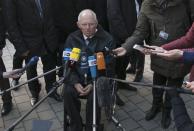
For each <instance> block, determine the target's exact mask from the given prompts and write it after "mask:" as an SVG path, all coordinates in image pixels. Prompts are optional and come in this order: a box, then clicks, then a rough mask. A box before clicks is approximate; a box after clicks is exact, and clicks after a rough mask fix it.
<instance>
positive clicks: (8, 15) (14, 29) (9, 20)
mask: <svg viewBox="0 0 194 131" xmlns="http://www.w3.org/2000/svg"><path fill="white" fill-rule="evenodd" d="M16 2H17V0H16V1H15V0H3V10H4V15H5V23H6V28H7V31H8V34H9V37H10V41H11V42H12V43H13V45H14V46H15V49H16V50H17V52H18V53H19V54H23V53H24V52H26V51H27V50H28V48H27V45H26V44H25V42H24V39H23V37H22V35H21V32H20V29H19V25H18V23H17V21H18V19H19V18H18V15H20V14H17V7H16Z"/></svg>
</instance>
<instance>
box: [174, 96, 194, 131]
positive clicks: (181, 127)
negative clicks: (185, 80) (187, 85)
mask: <svg viewBox="0 0 194 131" xmlns="http://www.w3.org/2000/svg"><path fill="white" fill-rule="evenodd" d="M171 103H172V107H173V114H174V121H175V125H176V128H177V130H178V131H194V124H193V123H192V121H191V119H190V117H189V115H188V113H187V110H186V107H185V104H184V102H183V100H182V98H181V97H173V98H172V99H171Z"/></svg>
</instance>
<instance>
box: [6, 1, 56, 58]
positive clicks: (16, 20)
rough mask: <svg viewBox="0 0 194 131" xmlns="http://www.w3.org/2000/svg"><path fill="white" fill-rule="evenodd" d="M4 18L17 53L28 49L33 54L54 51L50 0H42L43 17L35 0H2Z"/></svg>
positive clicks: (54, 33) (54, 41)
mask: <svg viewBox="0 0 194 131" xmlns="http://www.w3.org/2000/svg"><path fill="white" fill-rule="evenodd" d="M3 8H4V11H5V13H4V14H5V20H6V24H7V30H8V33H9V36H10V40H11V42H12V43H13V44H14V46H15V48H16V50H17V54H16V55H21V54H22V53H24V52H26V51H27V50H30V51H31V53H32V54H33V55H41V54H43V53H45V52H48V51H50V52H54V51H55V49H56V47H57V37H56V30H55V27H54V25H53V16H52V12H53V11H52V5H51V3H50V0H43V4H42V8H43V18H41V17H40V15H39V11H38V8H37V6H36V3H35V0H3Z"/></svg>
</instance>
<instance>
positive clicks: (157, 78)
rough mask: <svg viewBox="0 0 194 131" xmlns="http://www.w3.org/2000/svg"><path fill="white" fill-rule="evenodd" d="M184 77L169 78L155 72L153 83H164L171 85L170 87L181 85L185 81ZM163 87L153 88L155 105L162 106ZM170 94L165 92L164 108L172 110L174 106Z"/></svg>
mask: <svg viewBox="0 0 194 131" xmlns="http://www.w3.org/2000/svg"><path fill="white" fill-rule="evenodd" d="M183 79H184V78H183V77H181V78H176V79H172V78H167V77H165V76H162V75H160V74H158V73H156V72H154V75H153V84H154V85H163V86H169V87H175V88H177V87H181V86H182V83H183ZM163 93H164V90H163V89H158V88H153V89H152V95H153V105H154V106H161V105H162V103H163ZM170 100H171V98H170V96H169V95H167V94H165V100H164V110H165V111H171V109H172V106H171V103H170Z"/></svg>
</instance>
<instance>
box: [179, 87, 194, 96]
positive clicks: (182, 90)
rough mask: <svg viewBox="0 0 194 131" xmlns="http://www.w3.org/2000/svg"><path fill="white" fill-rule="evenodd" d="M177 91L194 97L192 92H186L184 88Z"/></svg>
mask: <svg viewBox="0 0 194 131" xmlns="http://www.w3.org/2000/svg"><path fill="white" fill-rule="evenodd" d="M176 90H177V91H178V92H179V93H183V94H189V95H194V93H193V92H192V91H191V90H186V89H183V88H177V89H176Z"/></svg>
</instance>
